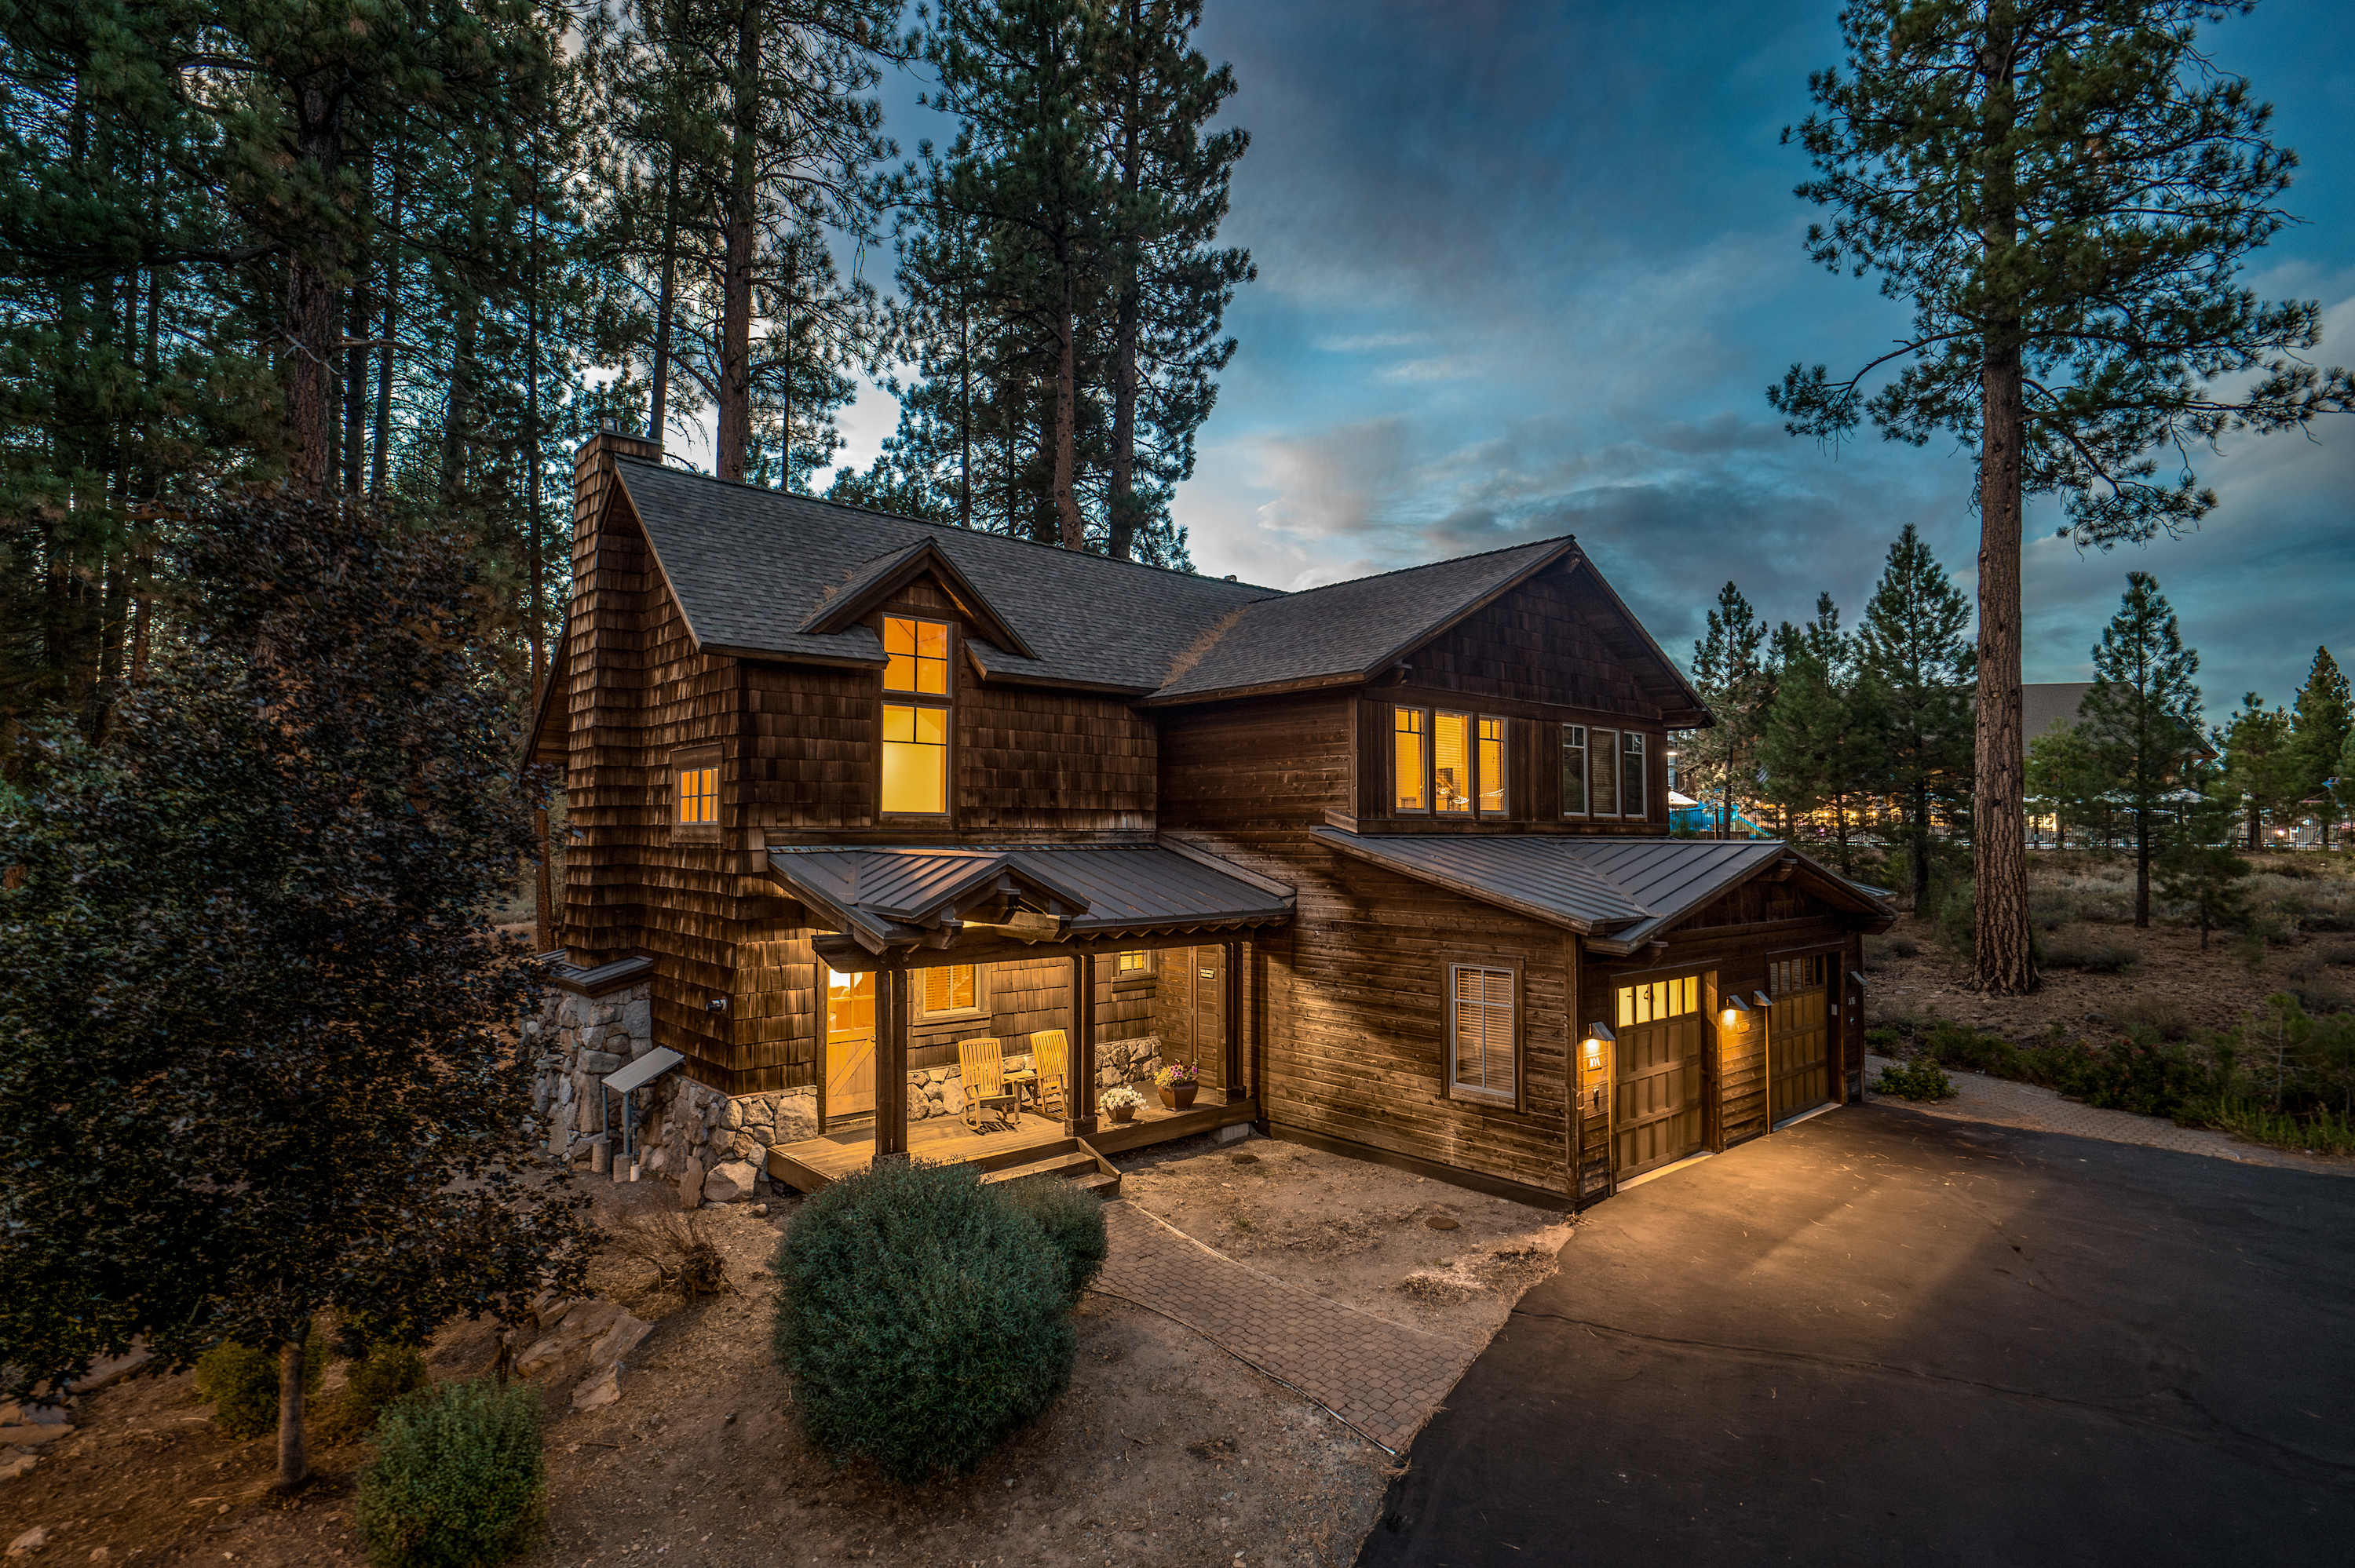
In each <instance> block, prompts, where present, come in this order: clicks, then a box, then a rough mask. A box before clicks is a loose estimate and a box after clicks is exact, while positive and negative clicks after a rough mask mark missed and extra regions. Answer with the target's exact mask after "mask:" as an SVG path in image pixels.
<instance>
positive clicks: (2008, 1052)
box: [1922, 1023, 2028, 1078]
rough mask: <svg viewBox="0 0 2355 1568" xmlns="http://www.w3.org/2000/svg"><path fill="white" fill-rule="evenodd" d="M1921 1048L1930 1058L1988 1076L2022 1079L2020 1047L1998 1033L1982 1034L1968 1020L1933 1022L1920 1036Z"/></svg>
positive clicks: (2025, 1075)
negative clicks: (1964, 1021) (1963, 1021)
mask: <svg viewBox="0 0 2355 1568" xmlns="http://www.w3.org/2000/svg"><path fill="white" fill-rule="evenodd" d="M1922 1049H1923V1051H1924V1052H1925V1053H1927V1054H1929V1056H1930V1058H1931V1059H1932V1060H1933V1061H1935V1062H1939V1063H1942V1064H1944V1065H1946V1066H1949V1067H1960V1068H1962V1069H1963V1070H1964V1071H1966V1072H1971V1073H1985V1074H1986V1075H1987V1076H1989V1077H1991V1078H2025V1077H2027V1076H2028V1073H2027V1072H2026V1070H2025V1064H2023V1063H2022V1062H2021V1060H2020V1054H2019V1046H2017V1045H2014V1044H2012V1043H2011V1042H2010V1041H2009V1040H2006V1039H2004V1038H2003V1037H2002V1036H2000V1035H1997V1034H1982V1033H1979V1032H1978V1031H1977V1030H1976V1029H1973V1028H1972V1027H1971V1026H1970V1025H1969V1024H1967V1023H1933V1024H1932V1025H1931V1026H1930V1028H1929V1030H1928V1032H1927V1033H1924V1034H1923V1036H1922Z"/></svg>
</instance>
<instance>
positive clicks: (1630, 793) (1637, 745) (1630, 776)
mask: <svg viewBox="0 0 2355 1568" xmlns="http://www.w3.org/2000/svg"><path fill="white" fill-rule="evenodd" d="M1650 805H1651V797H1650V796H1649V795H1648V794H1646V792H1645V789H1644V737H1643V736H1640V735H1637V734H1636V733H1635V732H1634V731H1632V730H1630V731H1629V732H1628V733H1627V734H1625V735H1624V736H1620V737H1619V810H1621V812H1623V813H1624V814H1625V815H1627V816H1630V817H1641V816H1646V815H1649V807H1650Z"/></svg>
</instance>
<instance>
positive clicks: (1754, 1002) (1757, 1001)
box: [1750, 991, 1774, 1012]
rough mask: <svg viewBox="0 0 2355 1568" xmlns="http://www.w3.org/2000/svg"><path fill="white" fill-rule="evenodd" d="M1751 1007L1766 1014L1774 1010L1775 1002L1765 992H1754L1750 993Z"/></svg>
mask: <svg viewBox="0 0 2355 1568" xmlns="http://www.w3.org/2000/svg"><path fill="white" fill-rule="evenodd" d="M1750 1005H1751V1006H1753V1007H1754V1008H1756V1009H1757V1010H1758V1011H1759V1012H1767V1011H1768V1010H1770V1009H1771V1008H1773V1007H1774V1000H1773V999H1772V998H1770V997H1769V996H1767V994H1766V993H1765V992H1764V991H1752V992H1751V993H1750Z"/></svg>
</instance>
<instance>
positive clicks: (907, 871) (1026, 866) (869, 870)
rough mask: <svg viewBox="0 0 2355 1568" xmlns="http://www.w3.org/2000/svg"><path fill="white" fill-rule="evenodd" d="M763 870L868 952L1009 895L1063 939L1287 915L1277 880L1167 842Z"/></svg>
mask: <svg viewBox="0 0 2355 1568" xmlns="http://www.w3.org/2000/svg"><path fill="white" fill-rule="evenodd" d="M769 870H770V872H771V874H773V876H774V877H775V878H776V880H777V882H778V883H779V884H780V885H782V886H783V887H784V888H785V890H786V891H787V892H788V893H790V894H791V895H793V896H794V897H795V898H798V899H799V900H801V902H802V903H804V904H805V905H806V906H809V909H810V912H811V914H812V915H813V916H815V917H816V918H818V919H820V920H825V921H828V922H831V923H832V924H833V925H834V927H836V928H837V930H840V931H842V932H844V933H846V934H847V935H848V936H849V937H851V938H854V939H855V940H856V941H857V942H858V945H859V946H860V947H862V948H866V949H867V950H868V951H869V952H873V953H881V952H883V951H885V950H886V949H887V948H895V947H897V948H906V947H912V946H914V945H916V944H917V943H919V942H921V941H922V940H923V939H924V938H927V937H928V936H930V935H932V933H934V932H937V931H940V930H942V929H943V928H944V927H950V926H951V925H952V923H953V922H954V920H955V918H956V916H957V911H958V909H959V908H960V907H970V906H972V905H973V904H974V903H975V902H976V901H979V900H983V899H989V898H995V897H996V896H999V895H1002V894H1003V893H1004V892H1005V891H1007V889H1008V888H1012V889H1015V890H1018V892H1019V893H1020V895H1022V898H1023V901H1024V902H1025V903H1027V904H1030V905H1032V906H1039V907H1041V908H1046V907H1048V906H1052V912H1054V913H1059V914H1061V915H1063V916H1065V917H1066V924H1065V931H1064V934H1065V938H1067V939H1082V938H1093V937H1112V936H1135V935H1145V934H1148V933H1151V932H1154V931H1157V930H1168V931H1183V930H1191V929H1199V928H1201V927H1242V926H1261V925H1271V924H1274V923H1276V922H1279V921H1283V920H1287V919H1289V918H1291V916H1292V908H1293V895H1292V890H1291V889H1290V888H1288V887H1285V886H1284V885H1283V884H1281V883H1277V882H1273V881H1270V880H1269V879H1267V878H1265V877H1262V876H1258V875H1255V874H1252V873H1250V872H1246V871H1243V870H1242V869H1241V868H1240V867H1237V866H1229V865H1225V864H1224V863H1220V862H1219V861H1217V860H1215V859H1213V858H1212V857H1211V856H1209V855H1208V854H1205V853H1202V852H1201V851H1199V850H1194V849H1190V848H1185V847H1179V846H1173V845H1171V844H1168V843H1151V844H1146V843H1137V844H1018V845H1004V846H991V847H987V848H973V849H964V848H955V847H948V846H925V847H911V848H899V847H889V848H886V847H868V846H854V845H842V846H836V845H831V844H828V845H818V846H811V847H806V848H804V847H793V848H773V849H771V850H770V851H769Z"/></svg>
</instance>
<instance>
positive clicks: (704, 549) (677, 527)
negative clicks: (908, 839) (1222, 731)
mask: <svg viewBox="0 0 2355 1568" xmlns="http://www.w3.org/2000/svg"><path fill="white" fill-rule="evenodd" d="M615 471H616V472H617V473H618V474H619V475H620V476H621V481H622V486H623V490H624V491H626V492H627V493H628V495H629V497H630V501H631V503H632V504H633V505H634V507H635V508H636V510H637V514H638V517H639V519H640V521H641V522H643V523H644V524H645V530H646V535H647V537H648V539H649V540H650V541H651V542H652V544H653V546H654V550H655V558H656V559H657V560H658V561H659V562H660V563H661V566H662V569H663V574H664V576H665V577H666V579H667V580H668V582H669V583H670V586H671V588H672V590H673V591H674V592H675V593H676V594H677V597H678V600H679V607H680V609H681V610H682V611H683V612H684V613H685V614H686V616H687V625H688V628H689V630H691V631H692V632H693V634H694V636H695V639H696V641H697V642H698V645H700V646H702V647H705V648H709V649H711V650H713V651H715V652H733V653H752V654H760V653H771V654H780V655H783V656H787V657H800V658H810V659H819V660H826V661H830V662H852V663H869V664H880V663H881V662H883V650H882V645H881V642H880V641H879V639H878V638H877V637H876V635H875V634H874V632H873V630H871V629H869V628H868V627H867V626H864V625H860V624H852V625H847V626H843V627H841V629H840V630H826V628H827V627H828V626H829V625H830V624H833V621H834V618H832V617H830V615H829V607H838V606H843V605H845V604H847V603H848V602H849V601H852V600H855V599H857V598H858V596H859V595H860V594H861V593H862V592H863V591H866V590H868V589H871V588H875V587H876V586H877V585H879V584H882V583H885V582H887V580H888V579H890V577H891V576H892V574H893V573H894V572H896V571H898V570H900V569H901V568H902V567H905V566H906V565H907V564H908V563H909V562H910V561H911V559H912V558H913V557H914V556H917V555H918V554H919V553H920V552H921V551H922V549H923V548H924V547H925V546H932V547H933V548H936V549H938V550H939V551H940V552H941V553H942V555H943V556H946V557H947V558H948V560H949V563H950V565H951V566H952V567H954V569H955V571H956V572H957V573H958V574H960V575H962V576H963V577H964V579H965V580H966V582H967V583H969V584H970V585H971V587H972V588H973V590H974V592H975V593H976V594H978V595H979V596H980V597H981V598H982V599H985V600H986V609H988V610H989V611H990V612H992V613H994V614H995V615H996V617H997V618H998V619H999V620H1002V621H1003V622H1004V628H1005V630H1008V631H1010V632H1011V633H1013V634H1014V635H1015V636H1018V637H1019V638H1020V639H1021V640H1022V641H1025V642H1027V643H1028V644H1029V649H1030V653H1031V654H1032V655H1035V656H1029V657H1026V656H1025V655H1024V654H1023V653H1022V652H1020V651H1018V650H1009V649H1007V648H1002V647H998V646H996V644H994V643H992V642H990V641H986V640H985V639H984V638H981V637H975V638H973V639H971V640H969V641H968V647H969V648H970V649H971V650H972V652H973V654H974V656H975V658H976V659H977V660H978V661H979V662H980V664H981V666H982V668H983V670H984V671H985V672H986V673H988V674H989V675H991V676H994V677H998V678H1005V679H1014V680H1028V681H1034V682H1039V683H1048V684H1058V685H1062V684H1069V685H1078V686H1095V687H1099V688H1110V689H1113V690H1118V691H1125V692H1131V693H1135V694H1152V695H1153V696H1154V698H1155V700H1156V701H1161V702H1170V701H1200V700H1203V699H1205V698H1207V697H1209V696H1213V695H1220V694H1230V693H1241V692H1244V691H1251V690H1256V689H1263V688H1266V687H1270V686H1277V685H1292V684H1298V683H1314V682H1317V681H1332V682H1336V683H1339V682H1347V681H1350V680H1357V679H1365V678H1369V677H1370V676H1371V675H1373V674H1374V673H1378V672H1379V671H1380V668H1381V667H1382V666H1383V665H1384V664H1386V663H1388V662H1390V661H1391V660H1392V659H1395V658H1397V657H1399V656H1400V655H1401V654H1402V653H1404V652H1406V651H1407V650H1408V649H1410V648H1412V646H1414V645H1415V644H1416V643H1418V642H1421V641H1423V640H1424V639H1426V638H1428V637H1430V636H1431V635H1433V633H1434V632H1436V631H1438V630H1441V629H1442V628H1444V627H1445V626H1447V625H1449V624H1451V623H1453V622H1454V621H1455V620H1456V619H1457V618H1459V617H1460V616H1462V615H1464V614H1465V613H1467V612H1468V611H1470V610H1472V609H1476V608H1477V607H1478V606H1479V605H1481V604H1483V603H1485V602H1487V600H1488V599H1490V598H1492V597H1493V596H1494V595H1496V594H1497V593H1498V592H1500V591H1502V590H1504V589H1505V588H1508V587H1510V586H1511V585H1512V584H1513V583H1515V582H1517V581H1518V580H1519V579H1521V578H1522V577H1527V576H1529V575H1532V574H1534V573H1536V572H1538V571H1540V570H1541V569H1543V568H1544V567H1547V566H1549V565H1550V564H1552V563H1553V562H1556V561H1561V560H1576V561H1581V562H1582V569H1584V570H1587V571H1592V570H1593V563H1592V562H1585V561H1583V560H1582V557H1581V556H1579V553H1578V547H1577V542H1576V541H1575V540H1574V539H1572V538H1571V537H1569V536H1568V535H1564V536H1562V537H1561V538H1555V539H1540V540H1536V541H1533V542H1531V543H1529V544H1526V545H1517V546H1511V547H1510V548H1508V549H1502V550H1492V551H1488V552H1487V553H1486V554H1482V555H1477V556H1458V557H1456V558H1455V559H1453V560H1446V561H1437V562H1433V563H1432V564H1430V565H1428V566H1422V567H1407V568H1405V569H1403V570H1401V571H1395V572H1385V573H1382V574H1380V575H1379V576H1375V577H1358V578H1354V579H1352V580H1350V581H1348V582H1340V583H1333V584H1329V585H1327V586H1326V587H1323V588H1310V589H1307V590H1305V591H1304V592H1300V593H1285V592H1284V591H1282V590H1281V589H1277V588H1262V587H1258V586H1255V585H1253V584H1250V583H1238V582H1229V581H1224V580H1220V579H1217V578H1212V577H1196V576H1194V575H1192V574H1191V573H1188V572H1178V571H1168V570H1165V569H1163V568H1160V567H1146V566H1139V565H1137V564H1135V563H1134V562H1128V561H1114V560H1108V559H1106V558H1105V557H1103V556H1091V555H1085V554H1082V553H1080V552H1078V551H1071V550H1061V549H1057V548H1054V547H1053V546H1043V545H1035V544H1031V543H1029V542H1028V541H1027V540H1021V539H1012V538H1007V537H1006V536H1004V535H996V534H982V533H975V532H974V531H972V530H970V529H965V528H958V527H954V526H950V525H948V524H937V523H920V522H917V521H914V520H913V519H911V518H905V517H894V516H892V515H890V514H888V513H881V512H869V511H866V510H864V509H862V508H859V507H852V506H840V505H837V504H835V503H831V502H825V501H818V500H815V499H813V498H812V497H809V496H805V495H794V494H792V493H787V492H783V491H776V490H765V489H762V488H759V487H757V486H752V485H743V484H732V483H728V482H722V481H719V480H716V479H713V478H710V477H709V476H708V475H705V474H700V473H696V472H693V471H688V470H685V469H677V468H669V467H666V466H664V465H663V464H662V463H659V462H655V461H647V460H645V459H642V458H634V457H623V458H621V459H619V460H617V461H616V463H615ZM1595 581H1596V583H1597V584H1599V585H1602V586H1603V587H1604V591H1605V595H1606V597H1607V598H1610V599H1612V600H1613V602H1614V605H1615V603H1616V596H1614V595H1610V594H1609V592H1608V585H1607V584H1603V583H1602V578H1601V577H1600V575H1599V574H1598V575H1597V576H1596V577H1595ZM1618 608H1619V609H1621V610H1622V611H1623V612H1624V609H1625V607H1624V606H1619V607H1618ZM1627 623H1628V625H1629V626H1630V627H1631V628H1633V629H1634V631H1635V639H1634V641H1631V643H1630V645H1629V650H1628V652H1629V655H1630V656H1631V657H1636V658H1638V659H1639V660H1640V659H1642V657H1643V655H1644V653H1645V652H1646V651H1647V652H1648V654H1649V655H1650V656H1651V658H1652V660H1653V661H1654V662H1657V663H1658V665H1659V666H1660V668H1659V670H1658V671H1657V672H1653V673H1652V675H1653V677H1655V678H1654V680H1653V683H1654V684H1657V685H1658V686H1659V687H1660V688H1661V692H1662V695H1663V700H1664V702H1665V703H1666V704H1667V705H1668V706H1669V707H1671V708H1674V707H1676V706H1677V705H1678V703H1679V702H1680V701H1681V702H1682V703H1684V704H1687V705H1689V706H1690V707H1691V708H1692V709H1693V710H1694V711H1696V712H1699V711H1700V699H1699V698H1698V697H1696V696H1694V695H1693V694H1692V693H1691V689H1690V687H1689V685H1688V684H1687V683H1685V681H1684V677H1683V676H1682V674H1681V673H1678V671H1677V669H1676V667H1675V666H1674V664H1673V663H1671V662H1669V661H1668V658H1667V656H1666V655H1665V654H1661V653H1660V652H1659V651H1658V648H1657V644H1655V643H1653V642H1652V641H1651V639H1650V637H1649V635H1648V634H1647V633H1646V632H1645V631H1644V630H1643V629H1642V627H1641V626H1639V625H1636V622H1635V620H1634V618H1633V617H1632V616H1629V617H1628V618H1627ZM1700 721H1701V722H1703V723H1706V722H1707V715H1706V714H1705V713H1701V714H1700Z"/></svg>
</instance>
